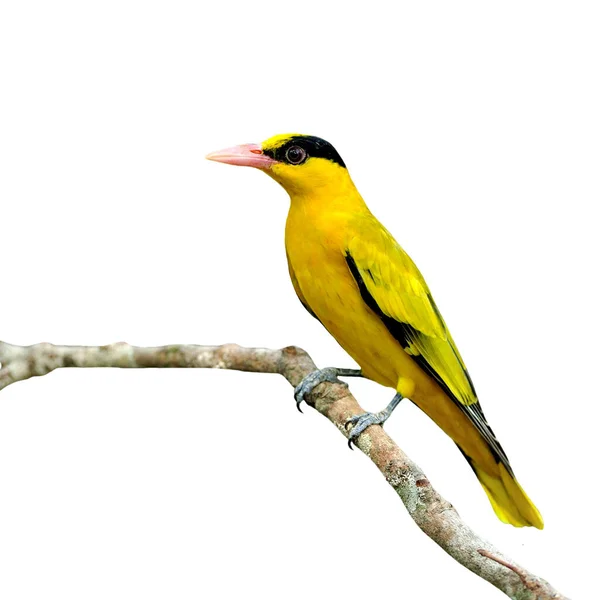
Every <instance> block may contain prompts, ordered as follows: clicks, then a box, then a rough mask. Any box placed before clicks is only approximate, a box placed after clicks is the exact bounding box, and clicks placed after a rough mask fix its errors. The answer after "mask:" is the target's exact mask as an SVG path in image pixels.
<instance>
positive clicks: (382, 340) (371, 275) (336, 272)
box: [206, 134, 544, 529]
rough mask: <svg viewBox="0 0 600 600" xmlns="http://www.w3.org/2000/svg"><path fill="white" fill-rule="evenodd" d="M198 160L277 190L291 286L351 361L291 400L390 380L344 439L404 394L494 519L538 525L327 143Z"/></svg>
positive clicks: (437, 333) (404, 259) (306, 141)
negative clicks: (462, 466)
mask: <svg viewBox="0 0 600 600" xmlns="http://www.w3.org/2000/svg"><path fill="white" fill-rule="evenodd" d="M206 158H207V159H209V160H212V161H217V162H220V163H226V164H230V165H238V166H247V167H254V168H257V169H259V170H261V171H263V172H264V173H266V174H267V175H269V176H270V177H271V178H272V179H274V180H275V181H276V182H277V183H279V184H280V185H281V186H282V187H283V188H284V190H285V191H286V192H287V193H288V194H289V196H290V208H289V212H288V216H287V221H286V226H285V248H286V254H287V262H288V268H289V275H290V278H291V280H292V284H293V287H294V290H295V292H296V294H297V296H298V298H299V299H300V302H301V303H302V304H303V305H304V307H305V308H306V310H307V311H308V312H309V313H310V314H311V315H312V316H313V317H315V318H316V319H317V320H318V321H320V322H321V324H322V325H323V326H324V327H325V329H326V330H327V331H328V332H329V333H330V334H331V335H332V336H333V337H334V338H335V339H336V340H337V342H338V343H339V344H340V345H341V347H342V348H343V349H344V350H345V351H346V352H347V353H348V354H349V355H350V356H351V357H352V358H353V359H354V360H355V361H356V363H358V365H359V366H360V369H344V368H335V367H327V368H324V369H320V370H316V371H314V372H312V373H310V374H309V375H307V376H306V377H305V378H304V379H303V381H302V382H301V383H300V384H299V385H298V386H297V387H296V389H295V397H296V402H297V405H298V407H300V403H301V402H302V401H303V400H304V399H305V397H306V396H307V394H309V393H310V392H311V391H312V390H313V389H314V388H315V387H316V386H317V385H319V384H320V383H322V382H325V381H331V382H338V383H339V382H340V380H339V379H338V377H359V376H360V377H365V378H367V379H370V380H373V381H375V382H377V383H379V384H381V385H383V386H386V387H389V388H392V389H393V390H395V395H394V397H393V399H392V401H391V402H390V403H389V405H388V406H387V407H386V408H384V409H383V410H381V411H379V412H377V413H370V412H367V413H362V414H360V415H355V416H353V417H352V418H351V419H350V420H349V421H348V423H347V424H346V425H347V426H349V425H351V426H352V428H351V429H350V431H349V434H348V438H349V442H348V443H349V444H352V442H355V443H356V440H357V439H358V437H359V436H360V435H361V434H362V433H363V432H364V431H365V430H366V429H367V428H368V427H370V426H373V425H383V424H384V423H385V421H386V420H387V419H388V418H389V416H390V415H391V414H392V412H393V411H394V409H395V408H396V406H398V404H399V403H400V402H401V400H402V399H403V398H408V399H409V400H410V401H412V402H413V403H414V404H416V405H417V406H418V407H419V408H420V409H421V410H422V411H424V412H425V413H426V414H427V415H428V416H429V417H430V418H431V419H432V420H433V421H434V422H435V423H436V424H437V425H438V426H439V427H440V428H441V429H442V430H443V431H444V432H445V433H446V434H447V435H448V436H450V438H451V439H452V440H453V441H454V442H455V443H456V445H457V446H458V448H459V450H460V452H461V453H462V454H463V456H464V457H465V459H466V460H467V462H468V463H469V465H470V466H471V468H472V469H473V471H474V472H475V475H476V476H477V479H478V480H479V482H480V484H481V486H482V487H483V489H484V491H485V492H486V494H487V496H488V498H489V501H490V503H491V505H492V508H493V510H494V512H495V513H496V515H497V517H498V518H499V519H500V520H501V521H502V522H504V523H509V524H511V525H514V526H515V527H524V526H533V527H536V528H538V529H543V527H544V522H543V519H542V516H541V514H540V512H539V511H538V509H537V508H536V506H535V505H534V504H533V502H532V501H531V500H530V499H529V497H528V496H527V494H526V493H525V491H524V490H523V488H522V487H521V486H520V484H519V483H518V482H517V480H516V477H515V475H514V472H513V469H512V467H511V465H510V463H509V460H508V457H507V455H506V453H505V451H504V450H503V448H502V446H501V445H500V442H499V441H498V440H497V438H496V436H495V434H494V432H493V431H492V429H491V427H490V426H489V424H488V422H487V420H486V418H485V415H484V413H483V410H482V409H481V405H480V403H479V399H478V397H477V394H476V392H475V387H474V385H473V381H472V380H471V377H470V375H469V373H468V371H467V368H466V366H465V364H464V362H463V359H462V358H461V355H460V354H459V352H458V349H457V347H456V344H455V343H454V341H453V339H452V336H451V335H450V331H449V330H448V327H447V326H446V323H445V321H444V319H443V318H442V315H441V313H440V311H439V309H438V307H437V306H436V304H435V302H434V300H433V297H432V294H431V291H430V289H429V287H428V286H427V283H426V282H425V279H424V278H423V276H422V275H421V273H420V271H419V270H418V268H417V267H416V265H415V263H414V262H413V261H412V259H411V258H410V257H409V256H408V254H407V253H406V252H405V251H404V250H403V249H402V247H401V246H400V245H399V244H398V242H397V241H396V240H395V239H394V237H393V236H392V234H391V233H390V232H389V231H388V230H387V229H386V228H385V227H384V226H383V225H382V224H381V223H380V222H379V221H378V220H377V218H376V217H375V216H374V215H373V213H372V212H371V211H370V210H369V208H368V207H367V205H366V203H365V201H364V200H363V198H362V196H361V195H360V193H359V191H358V190H357V188H356V186H355V185H354V183H353V181H352V179H351V177H350V174H349V172H348V169H347V167H346V164H345V162H344V161H343V159H342V157H341V156H340V155H339V153H338V152H337V150H336V149H335V148H334V147H333V146H332V145H331V144H330V143H329V142H327V141H325V140H323V139H322V138H319V137H316V136H312V135H303V134H282V135H276V136H274V137H271V138H269V139H267V140H266V141H264V142H263V143H262V144H243V145H240V146H234V147H231V148H226V149H224V150H220V151H217V152H212V153H210V154H208V155H207V156H206Z"/></svg>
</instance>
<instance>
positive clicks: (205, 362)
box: [0, 342, 566, 600]
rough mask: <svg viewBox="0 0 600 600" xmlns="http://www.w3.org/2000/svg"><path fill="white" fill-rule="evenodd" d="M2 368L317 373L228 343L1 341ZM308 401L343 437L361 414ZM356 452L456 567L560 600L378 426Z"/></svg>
mask: <svg viewBox="0 0 600 600" xmlns="http://www.w3.org/2000/svg"><path fill="white" fill-rule="evenodd" d="M0 363H1V364H2V368H0V390H2V389H3V388H5V387H7V386H8V385H11V384H12V383H15V382H17V381H22V380H25V379H29V378H30V377H35V376H40V375H46V374H47V373H50V372H51V371H53V370H54V369H59V368H63V367H119V368H129V369H136V368H150V367H159V368H166V367H173V368H206V369H235V370H237V371H249V372H254V373H278V374H280V375H283V376H284V377H285V378H286V379H287V380H288V381H289V382H290V383H291V384H292V385H293V386H296V385H298V383H300V381H301V380H302V379H303V377H305V376H306V375H307V374H308V373H310V372H311V371H314V370H315V369H316V366H315V364H314V363H313V361H312V359H311V358H310V356H309V355H308V354H307V353H306V352H304V350H301V349H299V348H296V347H293V346H291V347H288V348H283V349H282V350H268V349H265V348H242V347H240V346H236V345H233V344H228V345H225V346H190V345H174V346H163V347H158V348H138V347H135V346H130V345H129V344H125V343H118V344H112V345H110V346H100V347H93V346H54V345H52V344H36V345H34V346H28V347H23V346H13V345H10V344H6V343H3V342H0ZM307 400H308V404H309V405H310V406H312V407H314V408H315V409H316V410H317V411H318V412H320V413H321V414H322V415H324V416H325V417H327V418H328V419H329V420H330V421H331V422H332V423H333V424H334V425H335V426H336V427H337V428H338V430H339V431H340V432H341V433H342V434H344V435H345V436H346V437H347V436H348V432H347V430H346V427H345V423H346V421H347V420H348V419H349V418H350V417H351V416H353V415H356V414H359V413H361V412H364V411H363V409H362V408H361V407H360V406H359V404H358V402H357V401H356V399H355V398H354V397H353V396H352V394H351V393H350V392H349V390H348V388H347V386H346V385H340V384H332V383H324V384H321V385H319V386H318V387H317V388H316V389H315V390H314V392H313V393H312V394H310V395H309V397H308V399H307ZM357 446H358V448H360V450H362V451H363V452H364V453H365V454H366V455H367V456H368V457H369V458H370V459H371V460H372V461H373V462H374V463H375V465H376V466H377V468H378V469H379V470H380V471H381V473H382V474H383V476H384V477H385V479H386V481H387V482H388V483H389V484H390V485H391V486H392V487H393V488H394V490H396V492H397V494H398V495H399V496H400V498H401V499H402V502H403V503H404V506H405V507H406V509H407V510H408V512H409V513H410V515H411V517H412V518H413V519H414V521H415V523H416V524H417V525H418V526H419V527H420V528H421V529H422V530H423V532H425V533H426V534H427V535H428V536H429V537H430V538H431V539H432V540H434V541H435V542H436V543H437V544H439V546H441V547H442V548H443V549H444V550H445V551H446V552H447V553H448V554H449V555H450V556H452V557H453V558H454V559H455V560H456V561H458V562H459V563H460V564H462V565H464V566H465V567H467V569H470V570H471V571H473V573H475V574H477V575H479V576H480V577H482V578H483V579H485V580H486V581H489V582H490V583H492V584H493V585H495V586H496V587H497V588H498V589H500V590H502V591H503V592H504V593H505V594H506V595H507V596H509V597H510V598H514V599H516V600H550V599H557V600H558V599H561V600H566V597H565V596H563V595H562V594H559V593H558V592H557V591H556V590H554V589H553V588H552V587H551V586H550V584H549V583H547V582H546V581H544V580H543V579H541V578H539V577H537V576H535V575H533V574H532V573H529V572H528V571H527V570H525V569H524V568H522V567H520V566H518V565H516V564H515V563H514V562H513V561H512V560H510V559H509V558H507V557H506V556H504V555H503V554H502V553H501V552H500V551H499V550H497V549H496V548H494V547H493V546H492V545H491V544H489V543H488V542H486V541H485V540H483V539H481V538H480V537H479V536H478V535H477V534H476V533H475V532H474V531H473V530H471V529H470V528H469V527H468V526H467V525H466V524H465V523H464V522H463V521H462V519H461V518H460V517H459V515H458V513H457V512H456V510H455V509H454V508H453V507H452V505H451V504H450V503H449V502H447V501H446V500H444V498H442V497H441V496H440V495H439V494H438V493H437V492H436V491H435V489H434V488H433V487H432V485H431V483H430V482H429V480H428V479H427V477H426V476H425V474H424V473H423V471H421V469H420V468H419V467H418V466H417V465H416V464H415V463H414V462H413V461H412V460H410V458H409V457H408V456H406V454H404V452H403V451H402V450H401V449H400V448H399V447H398V446H397V445H396V443H395V442H394V441H393V440H392V439H391V438H390V437H389V436H388V435H387V433H386V432H385V431H384V430H383V428H382V427H380V426H372V427H369V428H368V429H367V430H366V431H365V432H364V433H363V434H362V435H361V436H360V437H359V438H358V443H357Z"/></svg>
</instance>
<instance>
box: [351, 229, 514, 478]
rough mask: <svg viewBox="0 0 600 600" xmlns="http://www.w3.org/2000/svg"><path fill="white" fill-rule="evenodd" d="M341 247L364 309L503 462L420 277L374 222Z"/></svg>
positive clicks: (402, 253)
mask: <svg viewBox="0 0 600 600" xmlns="http://www.w3.org/2000/svg"><path fill="white" fill-rule="evenodd" d="M358 231H359V232H360V233H359V234H358V235H355V236H354V237H352V238H351V239H349V240H348V241H347V244H346V249H345V255H346V262H347V264H348V268H349V269H350V272H351V274H352V276H353V278H354V280H355V281H356V284H357V285H358V288H359V291H360V293H361V296H362V298H363V300H364V302H365V303H366V304H367V306H368V307H369V308H370V309H371V310H372V311H373V312H374V313H375V314H376V315H377V316H378V317H379V318H380V319H381V320H382V321H383V323H384V324H385V326H386V327H387V329H388V331H389V332H390V333H391V334H392V335H393V336H394V338H395V339H396V340H397V341H398V342H399V343H400V344H401V346H402V348H403V349H404V351H405V352H406V353H407V354H409V355H410V356H411V357H412V358H413V359H414V360H415V361H416V362H417V364H418V365H419V366H420V367H421V368H422V369H423V370H424V371H425V372H426V373H428V374H429V375H430V376H431V377H433V379H434V380H435V381H436V382H437V383H438V384H439V385H440V386H441V387H442V389H443V390H444V391H445V392H446V393H447V394H448V396H449V397H450V398H451V399H452V400H453V401H454V402H455V403H456V404H457V405H458V406H459V408H460V409H461V410H462V411H463V412H464V413H465V414H466V416H467V417H468V418H469V420H470V421H471V422H472V423H473V424H474V425H475V427H476V428H477V430H478V431H479V432H480V433H481V435H482V436H483V438H484V439H485V440H486V441H487V442H488V444H489V445H490V448H491V449H492V450H493V452H494V454H495V455H496V456H497V458H498V459H499V460H500V462H502V463H504V464H505V466H506V467H507V468H508V469H509V471H510V472H512V471H511V470H510V466H509V464H508V458H507V457H506V454H505V453H504V451H503V450H502V447H501V446H500V444H499V443H498V440H497V439H496V436H495V435H494V433H493V431H492V430H491V428H490V426H489V425H488V423H487V421H486V419H485V417H484V415H483V412H482V410H481V406H480V405H479V402H478V400H477V394H476V392H475V388H474V387H473V382H472V381H471V378H470V377H469V373H468V372H467V369H466V367H465V364H464V362H463V360H462V358H461V356H460V354H459V352H458V349H457V348H456V345H455V344H454V341H453V340H452V337H451V336H450V332H449V331H448V328H447V327H446V324H445V323H444V320H443V318H442V315H441V314H440V312H439V310H438V308H437V306H436V305H435V302H434V301H433V297H432V296H431V292H430V291H429V288H428V287H427V284H426V283H425V280H424V279H423V276H422V275H421V273H420V272H419V270H418V269H417V267H416V265H415V264H414V263H413V261H412V260H411V258H410V257H409V256H408V254H406V252H404V250H402V248H401V247H400V246H399V244H398V243H397V242H396V240H394V238H393V237H392V235H391V234H390V233H389V232H388V231H387V230H386V229H385V228H384V227H383V226H382V225H381V224H380V223H379V222H378V221H375V220H374V219H373V221H368V222H366V223H365V222H364V221H363V222H362V223H361V227H360V229H358Z"/></svg>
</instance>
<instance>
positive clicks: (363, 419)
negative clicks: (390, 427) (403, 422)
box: [346, 392, 404, 449]
mask: <svg viewBox="0 0 600 600" xmlns="http://www.w3.org/2000/svg"><path fill="white" fill-rule="evenodd" d="M402 398H404V396H402V394H401V393H400V392H396V395H395V396H394V397H393V398H392V401H391V402H390V403H389V404H388V405H387V406H386V407H385V408H384V409H383V410H382V411H380V412H378V413H369V412H368V413H363V414H362V415H355V416H354V417H351V418H350V419H348V420H347V421H346V425H348V423H352V425H354V427H352V429H351V430H350V433H349V434H348V446H350V449H352V442H355V443H356V439H357V438H358V436H359V435H360V434H361V433H362V432H363V431H364V430H365V429H366V428H367V427H369V426H370V425H383V424H384V423H385V422H386V421H387V420H388V419H389V417H390V415H391V414H392V413H393V412H394V409H395V408H396V406H398V404H400V400H402Z"/></svg>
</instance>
